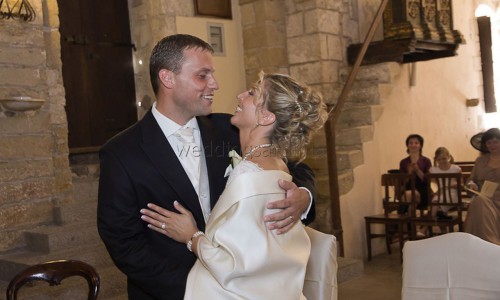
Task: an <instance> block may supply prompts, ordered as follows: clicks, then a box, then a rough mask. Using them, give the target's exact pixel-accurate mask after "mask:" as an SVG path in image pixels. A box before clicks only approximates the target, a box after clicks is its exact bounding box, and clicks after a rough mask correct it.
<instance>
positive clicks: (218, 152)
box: [197, 117, 235, 207]
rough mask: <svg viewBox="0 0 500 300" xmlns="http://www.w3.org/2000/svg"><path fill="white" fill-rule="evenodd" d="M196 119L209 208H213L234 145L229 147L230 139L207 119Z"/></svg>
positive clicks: (223, 180)
mask: <svg viewBox="0 0 500 300" xmlns="http://www.w3.org/2000/svg"><path fill="white" fill-rule="evenodd" d="M197 119H198V125H199V127H200V132H201V139H202V142H203V150H204V153H205V160H206V162H207V173H208V182H209V185H210V206H211V207H214V205H215V203H216V202H217V199H218V198H219V196H220V194H221V193H222V191H223V190H224V187H225V185H226V181H227V177H226V178H225V177H224V173H225V172H226V168H227V167H228V166H229V164H230V162H231V161H230V160H229V157H228V153H229V151H230V150H231V149H232V147H234V146H235V145H231V143H230V142H229V141H230V139H229V138H228V137H224V136H223V135H222V134H221V131H220V130H219V129H218V128H215V127H214V125H213V123H212V122H211V121H210V120H209V119H208V118H207V117H198V118H197Z"/></svg>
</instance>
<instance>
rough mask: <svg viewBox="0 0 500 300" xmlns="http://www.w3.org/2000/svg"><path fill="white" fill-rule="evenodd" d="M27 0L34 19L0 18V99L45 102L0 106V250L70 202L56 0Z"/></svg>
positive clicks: (16, 244)
mask: <svg viewBox="0 0 500 300" xmlns="http://www.w3.org/2000/svg"><path fill="white" fill-rule="evenodd" d="M32 2H33V3H32V5H33V8H34V9H35V12H36V19H35V20H34V21H32V22H25V21H22V20H19V19H0V28H1V30H0V99H10V98H12V97H15V96H28V97H32V98H35V99H43V100H45V102H44V104H43V105H42V107H41V108H40V109H38V110H34V111H12V110H9V109H6V107H5V106H4V105H2V106H0V124H1V125H0V141H1V142H0V252H3V251H6V250H9V249H13V248H20V247H23V246H25V244H24V243H25V242H24V239H23V237H22V232H23V230H24V229H27V228H32V227H34V226H37V225H39V224H46V223H51V222H53V213H52V212H53V209H54V207H55V206H59V205H64V204H65V203H69V202H71V201H72V194H71V173H70V170H69V164H68V146H67V144H68V143H67V137H68V132H67V124H66V114H65V111H64V104H65V99H64V88H63V83H62V78H61V61H60V42H59V31H58V26H59V24H58V22H59V21H58V18H57V1H56V0H46V1H42V2H41V3H40V1H32ZM2 103H3V104H5V102H2Z"/></svg>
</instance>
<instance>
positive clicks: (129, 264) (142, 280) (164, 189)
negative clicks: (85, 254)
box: [97, 110, 315, 300]
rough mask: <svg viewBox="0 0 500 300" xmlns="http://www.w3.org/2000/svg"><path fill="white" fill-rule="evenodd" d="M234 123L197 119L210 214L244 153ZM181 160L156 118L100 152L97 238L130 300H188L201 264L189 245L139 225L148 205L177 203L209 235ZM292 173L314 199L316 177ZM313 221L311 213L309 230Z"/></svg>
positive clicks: (302, 170) (218, 117)
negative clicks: (234, 156)
mask: <svg viewBox="0 0 500 300" xmlns="http://www.w3.org/2000/svg"><path fill="white" fill-rule="evenodd" d="M230 117H231V116H230V115H227V114H212V115H210V116H208V117H198V118H197V119H198V124H199V127H200V132H201V137H202V141H203V146H204V149H205V150H204V151H205V156H206V164H207V171H208V177H209V183H210V201H211V206H212V207H213V206H214V205H215V202H216V201H217V199H218V198H219V196H220V194H221V193H222V190H223V189H224V186H225V184H226V180H227V178H225V177H224V173H225V170H226V168H227V167H228V165H229V163H230V159H229V158H228V152H229V151H230V150H232V149H233V148H234V149H239V138H238V132H237V129H235V128H234V127H233V126H231V124H230V122H229V119H230ZM176 155H177V154H176V152H174V150H173V149H172V147H171V146H170V144H169V143H168V140H167V139H166V138H165V135H164V134H163V132H162V131H161V129H160V126H159V125H158V123H157V122H156V120H155V118H154V117H153V114H152V112H151V110H150V111H148V113H147V114H146V115H145V116H144V118H142V119H141V120H140V121H139V122H137V123H136V124H135V125H133V126H132V127H130V128H128V129H127V130H125V131H123V132H122V133H120V134H118V135H117V136H115V137H113V138H112V139H111V140H109V141H108V142H107V143H106V144H105V145H104V146H103V147H102V149H101V151H100V163H101V170H100V172H101V173H100V179H99V201H98V209H97V222H98V230H99V234H100V236H101V238H102V240H103V241H104V243H105V245H106V248H107V249H108V252H109V253H110V255H111V258H112V259H113V261H114V263H115V264H116V265H117V266H118V268H119V269H120V270H121V271H123V272H124V273H125V274H126V275H127V281H128V294H129V299H136V300H147V299H169V300H170V299H183V296H184V289H185V285H186V279H187V274H188V273H189V270H190V269H191V267H192V266H193V264H194V262H195V260H196V256H195V255H194V254H193V253H191V252H189V251H188V250H187V249H186V245H185V244H184V243H179V242H176V241H174V240H172V239H170V238H168V237H166V236H164V235H162V234H159V233H157V232H155V231H153V230H151V229H148V228H147V226H146V223H145V222H144V221H142V220H141V218H140V216H141V214H140V212H139V210H140V209H141V208H146V204H147V203H150V202H151V203H155V204H158V205H159V206H162V207H164V208H166V209H168V210H172V211H175V209H174V207H173V202H174V201H175V200H177V201H179V203H180V204H181V205H182V206H184V207H186V208H187V209H189V210H190V211H191V212H192V214H193V216H194V218H195V219H196V223H197V225H198V228H199V229H200V230H202V231H204V230H205V222H204V220H203V214H202V211H201V207H200V204H199V200H198V196H197V194H196V192H195V190H194V188H193V186H192V184H191V182H190V181H189V178H188V176H187V175H186V173H185V172H184V169H183V168H182V165H181V163H180V162H179V160H178V158H177V157H176ZM289 168H291V172H292V175H293V176H294V182H295V183H296V184H297V185H298V186H304V187H307V188H308V189H309V190H310V191H311V192H312V193H313V195H314V192H315V185H314V177H313V175H312V171H311V170H310V169H309V168H308V167H307V166H305V165H302V164H301V165H298V166H294V165H290V164H289ZM313 204H314V203H313ZM313 219H314V207H312V209H311V211H310V213H309V215H308V219H307V220H306V221H305V223H306V224H307V223H309V222H311V221H312V220H313ZM242 234H244V233H243V232H242ZM249 238H251V237H249Z"/></svg>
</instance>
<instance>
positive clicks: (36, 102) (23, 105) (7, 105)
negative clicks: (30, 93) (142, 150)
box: [0, 96, 45, 112]
mask: <svg viewBox="0 0 500 300" xmlns="http://www.w3.org/2000/svg"><path fill="white" fill-rule="evenodd" d="M0 103H1V104H2V106H3V108H4V109H5V110H8V111H12V112H23V111H30V110H39V109H40V108H41V107H42V105H43V104H44V103H45V100H43V99H34V98H31V97H27V96H16V97H10V98H5V99H0Z"/></svg>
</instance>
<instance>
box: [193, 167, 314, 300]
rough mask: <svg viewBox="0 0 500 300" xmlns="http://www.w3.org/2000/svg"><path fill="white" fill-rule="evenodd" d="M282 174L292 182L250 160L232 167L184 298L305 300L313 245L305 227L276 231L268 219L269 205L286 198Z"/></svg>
mask: <svg viewBox="0 0 500 300" xmlns="http://www.w3.org/2000/svg"><path fill="white" fill-rule="evenodd" d="M238 169H240V170H238ZM242 170H243V171H242ZM280 178H281V179H284V180H289V181H290V180H291V176H290V175H289V174H287V173H285V172H282V171H265V170H262V169H260V168H259V167H258V166H257V165H254V164H253V163H251V162H248V161H242V162H241V163H240V164H239V165H238V166H237V167H236V168H235V169H234V170H233V173H232V174H231V176H230V178H229V180H228V184H227V186H226V189H225V190H224V192H223V193H222V195H221V197H220V198H219V200H218V201H217V204H216V205H215V207H214V208H213V210H212V213H211V215H210V218H209V220H208V223H207V227H206V232H205V237H202V238H201V239H200V240H199V242H198V260H197V261H196V263H195V265H194V266H193V268H192V269H191V271H190V273H189V276H188V280H187V286H186V294H185V296H184V299H190V300H191V299H203V300H206V299H217V300H221V299H258V300H266V299H269V300H279V299H283V300H294V299H297V300H299V299H305V297H304V296H303V295H302V288H303V285H304V276H305V272H306V265H307V260H308V258H309V254H310V251H311V243H310V240H309V237H308V235H307V233H306V232H305V229H304V226H303V225H302V223H301V222H298V223H296V225H295V226H294V227H293V228H292V229H291V230H290V231H289V232H287V233H286V234H282V235H277V234H276V233H275V232H274V231H270V230H268V229H267V228H266V224H265V223H264V221H263V216H264V215H266V214H269V213H272V212H274V211H273V210H269V209H267V208H266V205H267V203H269V202H271V201H275V200H280V199H284V198H285V193H284V191H283V190H282V189H281V188H280V187H279V186H278V179H280Z"/></svg>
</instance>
